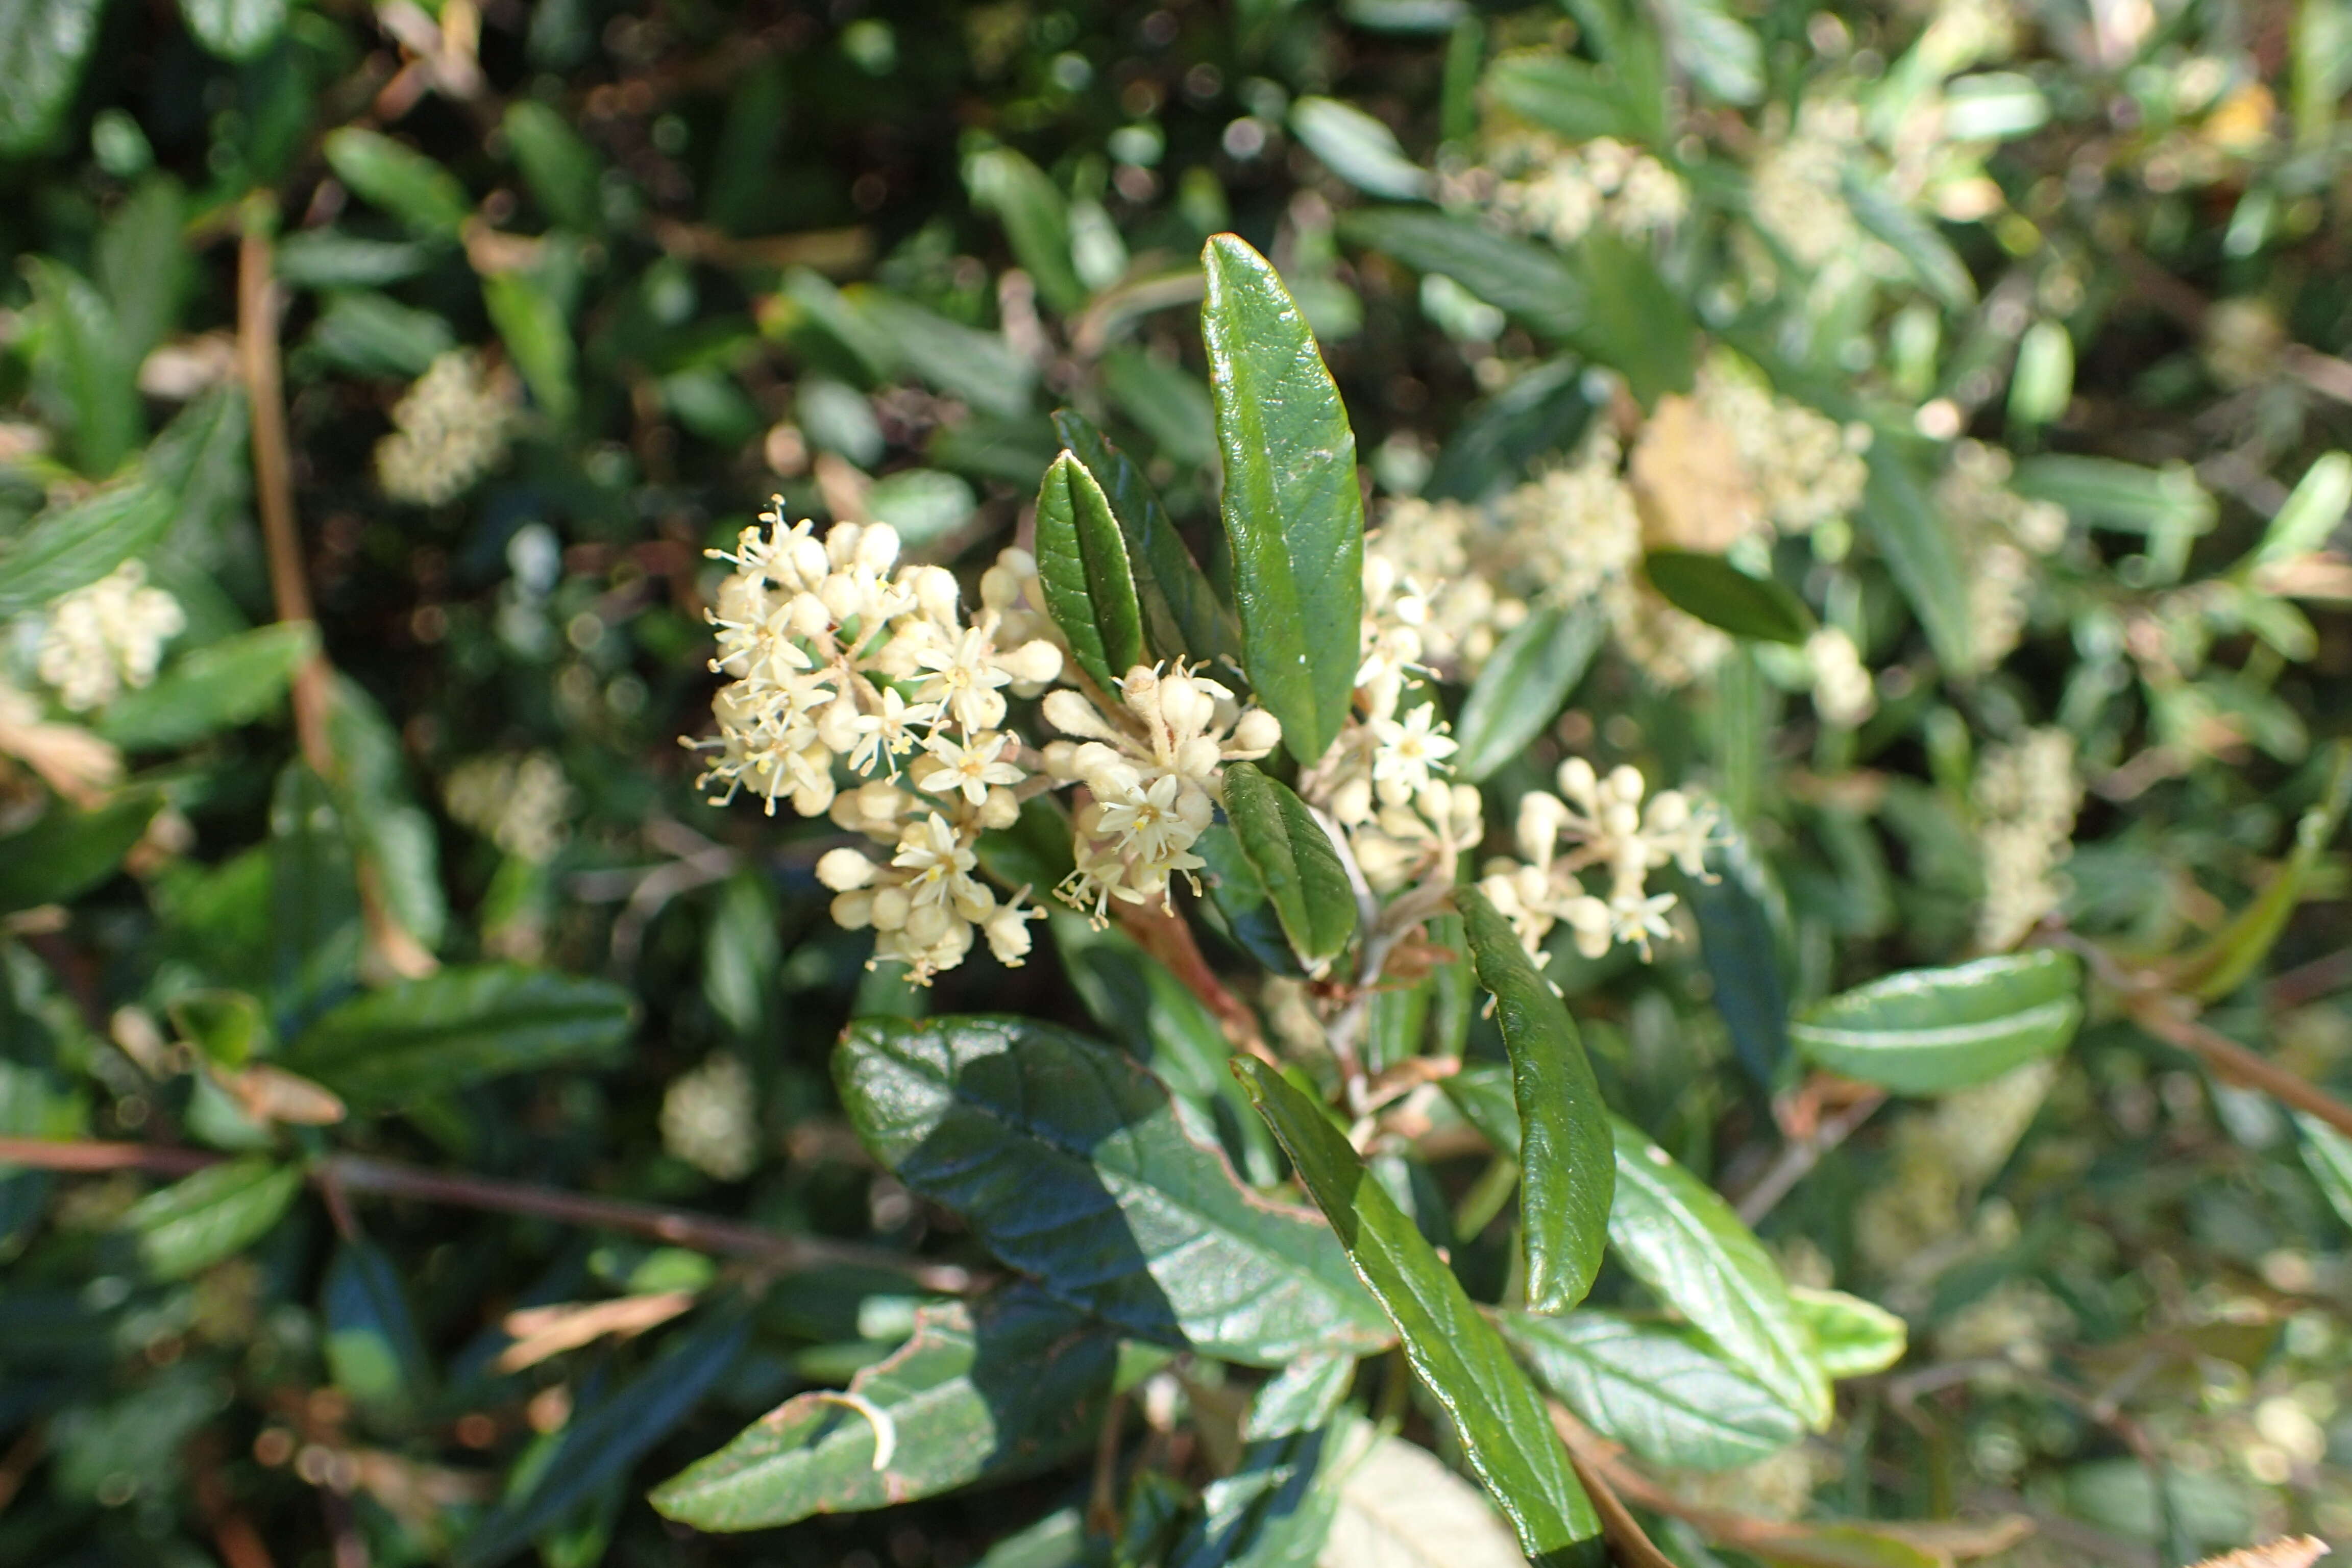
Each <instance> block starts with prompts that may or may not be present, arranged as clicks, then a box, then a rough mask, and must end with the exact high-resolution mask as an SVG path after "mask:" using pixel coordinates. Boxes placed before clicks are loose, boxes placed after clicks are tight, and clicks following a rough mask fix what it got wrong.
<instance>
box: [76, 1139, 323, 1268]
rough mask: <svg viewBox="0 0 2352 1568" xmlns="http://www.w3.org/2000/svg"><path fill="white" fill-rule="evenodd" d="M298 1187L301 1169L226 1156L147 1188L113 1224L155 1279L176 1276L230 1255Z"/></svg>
mask: <svg viewBox="0 0 2352 1568" xmlns="http://www.w3.org/2000/svg"><path fill="white" fill-rule="evenodd" d="M301 1190H302V1173H301V1172H300V1171H299V1170H298V1169H296V1168H295V1167H294V1166H291V1165H278V1164H274V1163H271V1162H269V1161H268V1160H258V1159H255V1160H232V1161H228V1162H226V1163H223V1164H218V1165H209V1166H206V1167H205V1169H204V1170H201V1171H198V1172H197V1173H195V1174H194V1175H193V1176H189V1177H186V1178H184V1179H183V1180H181V1181H178V1182H174V1183H173V1184H172V1185H170V1186H168V1187H165V1188H164V1189H163V1191H162V1192H159V1193H151V1194H148V1195H147V1196H146V1197H143V1198H142V1199H140V1200H139V1201H138V1202H137V1203H135V1204H133V1205H131V1207H130V1208H129V1209H128V1210H127V1211H125V1213H124V1214H123V1215H122V1218H121V1222H120V1227H121V1229H122V1230H123V1231H124V1232H126V1233H127V1234H129V1235H130V1236H131V1237H132V1238H133V1239H134V1240H135V1241H136V1243H137V1245H138V1248H139V1258H140V1261H141V1262H142V1264H144V1265H145V1266H146V1268H147V1271H148V1273H150V1274H152V1275H153V1276H154V1277H155V1278H156V1279H186V1278H187V1277H188V1276H189V1275H191V1274H198V1273H202V1272H203V1271H204V1270H205V1269H207V1268H211V1267H212V1266H213V1265H214V1264H215V1263H218V1262H219V1261H221V1259H223V1258H232V1257H235V1256H236V1254H237V1253H240V1252H242V1251H244V1250H245V1249H246V1248H247V1247H250V1246H252V1245H253V1244H254V1243H255V1242H257V1241H258V1240H260V1239H261V1238H262V1237H264V1236H266V1235H268V1232H269V1227H270V1226H274V1225H276V1224H277V1223H278V1216H280V1215H283V1214H285V1212H286V1210H287V1207H288V1205H291V1204H292V1203H293V1201H294V1194H296V1193H299V1192H300V1191H301Z"/></svg>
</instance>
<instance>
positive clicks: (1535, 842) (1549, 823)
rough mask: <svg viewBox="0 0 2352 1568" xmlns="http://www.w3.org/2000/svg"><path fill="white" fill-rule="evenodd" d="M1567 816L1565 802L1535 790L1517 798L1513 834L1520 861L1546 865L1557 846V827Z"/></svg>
mask: <svg viewBox="0 0 2352 1568" xmlns="http://www.w3.org/2000/svg"><path fill="white" fill-rule="evenodd" d="M1562 771H1563V772H1565V771H1566V770H1565V769H1563V770H1562ZM1568 816H1569V811H1568V805H1567V803H1566V802H1565V801H1563V800H1561V799H1560V798H1559V796H1558V795H1546V794H1545V793H1544V792H1543V791H1541V790H1537V791H1535V792H1533V793H1532V794H1529V795H1521V796H1520V797H1519V816H1518V821H1517V824H1516V825H1515V827H1516V831H1515V833H1514V834H1513V837H1514V839H1515V841H1516V842H1517V845H1518V848H1519V855H1520V858H1523V859H1527V860H1531V861H1533V862H1534V863H1535V864H1537V865H1538V866H1549V865H1550V864H1551V857H1552V851H1553V850H1554V849H1555V848H1557V847H1559V828H1560V824H1561V823H1563V822H1565V821H1567V820H1568Z"/></svg>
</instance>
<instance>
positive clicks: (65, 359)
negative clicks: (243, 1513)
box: [24, 256, 146, 479]
mask: <svg viewBox="0 0 2352 1568" xmlns="http://www.w3.org/2000/svg"><path fill="white" fill-rule="evenodd" d="M24 270H25V277H26V281H27V282H29V283H30V284H31V285H32V290H33V315H34V318H35V320H37V321H38V322H39V323H40V331H39V333H38V335H37V337H36V338H35V340H34V361H35V363H36V365H37V366H38V367H39V370H40V372H41V374H43V376H44V377H45V379H46V380H47V382H48V383H49V384H51V385H52V386H54V387H55V388H56V389H57V390H58V393H59V394H60V395H61V398H60V401H61V404H62V406H61V408H60V410H59V412H60V413H61V414H62V415H63V416H64V418H63V421H62V423H63V424H64V425H65V426H66V432H67V434H68V436H69V437H70V438H71V450H72V453H73V460H74V466H75V467H76V468H79V469H80V470H81V471H82V472H83V473H84V474H87V475H89V477H90V478H91V479H105V478H107V477H108V476H110V475H111V474H112V473H114V472H115V470H116V469H118V468H121V466H122V463H123V459H125V458H128V457H130V456H131V453H132V452H133V451H134V450H136V449H137V447H138V446H139V443H140V442H141V441H142V440H143V439H145V437H146V426H145V420H144V416H143V414H142V409H141V405H140V400H139V362H138V360H137V358H136V357H135V355H134V354H133V353H132V351H131V343H130V342H129V341H128V339H127V337H126V335H125V333H124V331H123V328H122V324H121V322H120V321H118V320H117V319H116V317H115V313H114V307H113V306H111V305H110V304H109V303H108V302H107V300H106V297H105V296H104V295H102V294H100V292H99V291H98V290H97V289H95V288H93V287H92V286H91V285H90V282H89V279H86V278H84V277H82V275H81V274H80V273H79V272H76V271H75V270H74V269H73V268H70V267H68V266H66V265H65V264H64V263H63V262H59V261H53V260H51V259H49V258H47V257H45V256H37V257H34V258H30V259H29V260H27V261H26V262H25V263H24Z"/></svg>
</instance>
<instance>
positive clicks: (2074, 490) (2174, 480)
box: [2010, 452, 2221, 537]
mask: <svg viewBox="0 0 2352 1568" xmlns="http://www.w3.org/2000/svg"><path fill="white" fill-rule="evenodd" d="M2010 484H2011V488H2012V489H2015V490H2016V491H2017V493H2018V494H2020V495H2021V496H2025V497H2028V498H2030V499H2032V500H2046V501H2055V502H2057V503H2058V504H2059V505H2060V506H2063V507H2064V508H2065V509H2066V510H2067V512H2068V514H2069V515H2070V516H2072V517H2073V518H2074V521H2077V522H2080V523H2083V524H2084V525H2086V526H2089V527H2093V528H2111V529H2117V530H2120V531H2125V532H2128V533H2146V534H2149V535H2163V534H2172V533H2177V534H2182V535H2186V536H2189V537H2194V536H2195V535H2197V534H2200V533H2204V532H2206V531H2209V530H2210V529H2211V528H2212V526H2213V524H2214V522H2215V521H2216V520H2217V519H2218V518H2219V517H2220V516H2221V509H2220V508H2219V506H2217V505H2216V504H2215V502H2214V500H2213V497H2212V496H2211V494H2210V493H2209V492H2208V491H2207V490H2206V489H2205V487H2204V486H2203V485H2200V484H2199V483H2198V482H2197V476H2196V474H2195V473H2194V472H2193V471H2191V470H2190V469H2189V467H2188V466H2187V465H2186V464H2176V465H2173V466H2171V467H2168V468H2147V467H2145V466H2143V465H2141V464H2138V463H2124V462H2118V461H2116V459H2115V458H2085V457H2078V456H2075V455H2074V454H2071V453H2059V452H2049V453H2043V454H2042V455H2041V456H2039V457H2032V458H2025V459H2023V460H2022V461H2021V462H2020V463H2019V464H2018V465H2017V470H2016V473H2015V475H2014V476H2013V477H2012V478H2011V480H2010Z"/></svg>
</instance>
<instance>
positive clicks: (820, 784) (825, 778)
mask: <svg viewBox="0 0 2352 1568" xmlns="http://www.w3.org/2000/svg"><path fill="white" fill-rule="evenodd" d="M833 795H834V789H833V775H832V774H831V773H823V774H820V775H819V776H817V777H815V778H813V779H810V780H808V781H807V782H806V783H804V784H801V785H799V786H798V787H796V788H795V789H794V790H793V810H794V811H796V812H798V813H800V814H801V815H802V816H824V808H825V807H826V806H829V805H832V804H833Z"/></svg>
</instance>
